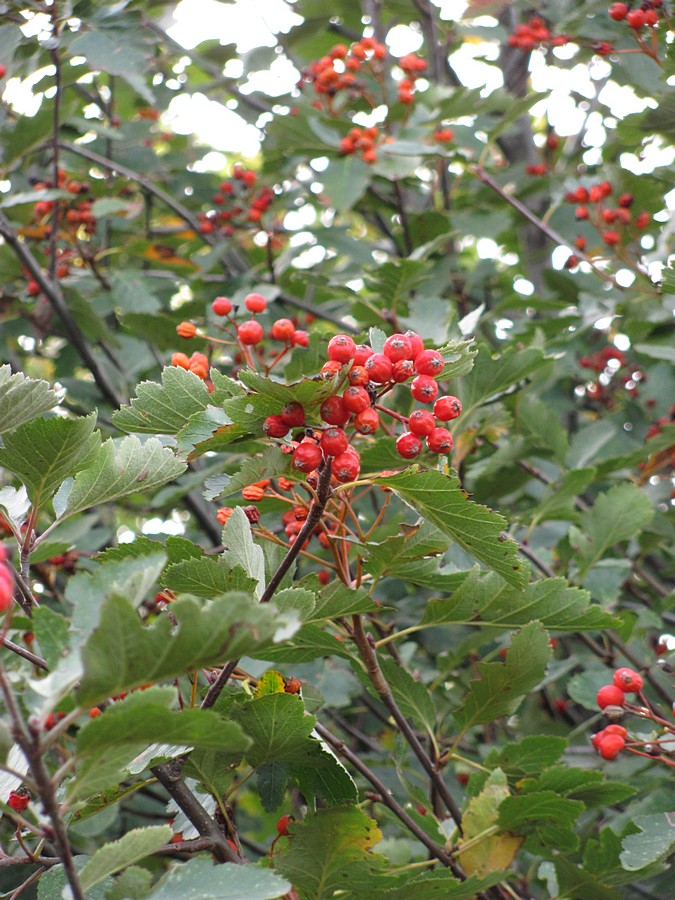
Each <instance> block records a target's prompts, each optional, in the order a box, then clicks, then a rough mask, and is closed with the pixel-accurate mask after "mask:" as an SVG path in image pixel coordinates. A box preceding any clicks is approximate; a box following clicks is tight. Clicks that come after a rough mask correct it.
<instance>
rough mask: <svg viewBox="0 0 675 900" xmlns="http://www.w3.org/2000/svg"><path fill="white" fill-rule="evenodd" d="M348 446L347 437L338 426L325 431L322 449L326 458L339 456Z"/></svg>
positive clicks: (322, 436) (322, 438) (332, 426)
mask: <svg viewBox="0 0 675 900" xmlns="http://www.w3.org/2000/svg"><path fill="white" fill-rule="evenodd" d="M348 446H349V441H348V440H347V435H346V434H345V433H344V431H343V430H342V429H341V428H339V427H338V426H337V425H331V426H330V427H329V428H325V429H324V431H323V434H322V435H321V449H322V450H323V453H324V456H339V455H340V454H341V453H344V452H345V450H346V449H347V447H348Z"/></svg>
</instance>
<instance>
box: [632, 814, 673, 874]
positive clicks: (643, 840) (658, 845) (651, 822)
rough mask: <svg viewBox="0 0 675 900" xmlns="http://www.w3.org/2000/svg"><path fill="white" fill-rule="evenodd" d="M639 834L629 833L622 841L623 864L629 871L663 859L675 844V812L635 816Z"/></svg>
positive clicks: (634, 820) (634, 819) (634, 821)
mask: <svg viewBox="0 0 675 900" xmlns="http://www.w3.org/2000/svg"><path fill="white" fill-rule="evenodd" d="M633 823H634V824H635V825H637V827H638V828H639V829H640V833H639V834H629V835H628V836H627V837H625V838H624V839H623V841H622V842H621V846H622V848H623V849H622V851H621V856H620V859H621V865H622V866H623V868H624V869H627V870H628V871H629V872H635V871H637V870H638V869H643V868H644V867H645V866H648V865H650V864H651V863H653V862H656V861H657V860H659V859H663V858H664V857H665V856H667V855H668V854H669V853H670V851H671V848H672V847H673V846H675V813H654V814H653V815H645V816H635V817H634V818H633Z"/></svg>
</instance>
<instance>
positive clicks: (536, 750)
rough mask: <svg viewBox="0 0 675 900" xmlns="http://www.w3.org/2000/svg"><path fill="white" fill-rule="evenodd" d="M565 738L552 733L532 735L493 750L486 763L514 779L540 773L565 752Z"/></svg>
mask: <svg viewBox="0 0 675 900" xmlns="http://www.w3.org/2000/svg"><path fill="white" fill-rule="evenodd" d="M566 746H567V741H566V740H565V738H562V737H556V736H555V735H552V734H547V735H530V736H529V737H526V738H523V740H522V741H519V742H518V743H517V744H507V745H506V746H505V747H504V748H503V749H502V750H491V751H490V753H489V754H488V756H487V757H486V759H485V765H486V766H490V767H491V768H492V767H494V768H500V769H501V770H502V771H503V772H506V774H507V775H508V776H509V778H510V779H512V780H513V781H520V779H521V778H523V777H524V776H526V775H538V774H539V773H540V772H541V771H542V769H545V768H546V767H547V766H551V765H553V763H555V762H557V761H558V760H559V759H560V757H561V756H562V754H563V753H564V752H565V747H566Z"/></svg>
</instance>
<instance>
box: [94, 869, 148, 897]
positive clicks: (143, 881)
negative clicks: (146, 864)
mask: <svg viewBox="0 0 675 900" xmlns="http://www.w3.org/2000/svg"><path fill="white" fill-rule="evenodd" d="M151 884H152V872H150V871H148V869H144V868H142V866H129V868H128V869H125V870H124V872H122V874H121V875H119V876H118V877H117V878H116V879H115V884H114V885H113V886H112V887H111V888H110V889H109V890H108V892H107V893H106V898H105V900H145V898H146V897H147V896H148V894H149V893H150V885H151Z"/></svg>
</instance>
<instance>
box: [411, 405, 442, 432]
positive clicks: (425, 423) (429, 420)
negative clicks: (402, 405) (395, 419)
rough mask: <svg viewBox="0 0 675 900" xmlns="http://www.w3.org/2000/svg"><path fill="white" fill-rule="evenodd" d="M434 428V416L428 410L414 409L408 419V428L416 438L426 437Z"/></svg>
mask: <svg viewBox="0 0 675 900" xmlns="http://www.w3.org/2000/svg"><path fill="white" fill-rule="evenodd" d="M435 427H436V419H435V418H434V414H433V413H432V412H430V411H429V410H428V409H414V410H413V411H412V412H411V413H410V418H409V419H408V428H409V429H410V430H411V431H412V433H413V434H416V435H417V436H418V437H426V436H427V435H428V434H431V432H432V431H433V430H434V428H435Z"/></svg>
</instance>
